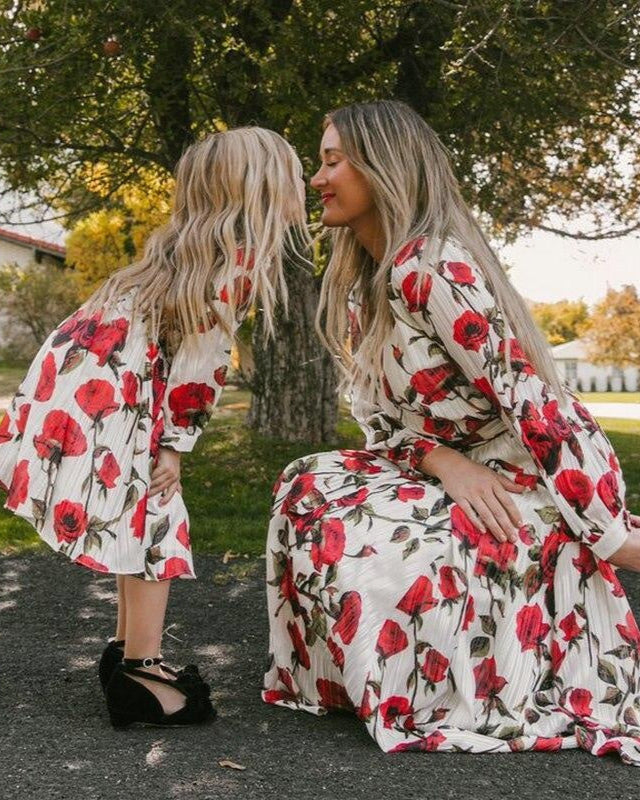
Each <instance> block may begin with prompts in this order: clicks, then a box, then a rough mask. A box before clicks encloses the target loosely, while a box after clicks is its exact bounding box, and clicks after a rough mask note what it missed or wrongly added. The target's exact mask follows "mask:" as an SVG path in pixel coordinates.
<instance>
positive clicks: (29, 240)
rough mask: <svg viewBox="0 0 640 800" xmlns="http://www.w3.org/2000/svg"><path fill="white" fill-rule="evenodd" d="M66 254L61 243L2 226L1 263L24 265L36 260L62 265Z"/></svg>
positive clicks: (0, 237) (0, 238) (0, 236)
mask: <svg viewBox="0 0 640 800" xmlns="http://www.w3.org/2000/svg"><path fill="white" fill-rule="evenodd" d="M64 255H65V250H64V247H63V246H62V245H60V244H54V243H53V242H47V241H45V240H44V239H36V238H34V237H33V236H26V235H25V234H23V233H16V232H15V231H12V230H9V229H8V228H0V265H3V264H18V266H20V267H24V266H26V265H27V264H29V263H30V262H32V261H35V262H37V263H38V264H40V263H42V262H44V263H48V264H51V266H58V267H60V266H62V264H63V263H64Z"/></svg>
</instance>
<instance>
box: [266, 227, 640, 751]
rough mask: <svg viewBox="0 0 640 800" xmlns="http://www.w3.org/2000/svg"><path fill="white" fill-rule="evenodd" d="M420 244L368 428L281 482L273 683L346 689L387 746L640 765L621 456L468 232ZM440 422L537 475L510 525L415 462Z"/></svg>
mask: <svg viewBox="0 0 640 800" xmlns="http://www.w3.org/2000/svg"><path fill="white" fill-rule="evenodd" d="M421 253H422V242H421V241H418V242H413V243H411V244H410V245H408V246H407V248H405V249H404V250H403V251H402V252H401V253H400V255H399V256H398V258H397V259H396V262H395V265H394V266H393V267H392V269H391V270H390V281H389V297H390V305H391V310H392V314H393V328H392V330H391V332H390V335H389V338H388V342H387V343H386V346H385V347H384V350H383V353H382V366H383V378H382V380H381V381H380V383H381V385H380V386H379V387H378V391H377V395H378V396H377V399H376V402H375V403H374V404H367V403H365V402H364V401H363V400H362V399H361V398H355V399H354V406H353V411H354V415H355V417H356V418H357V420H358V421H359V423H360V425H361V427H362V429H363V431H364V433H365V435H366V446H365V449H363V450H361V451H360V450H359V451H336V452H325V453H318V454H316V455H311V456H308V457H307V458H302V459H299V460H297V461H295V462H293V463H292V464H290V465H289V466H288V467H287V468H286V469H285V470H284V472H283V474H282V476H281V477H280V479H279V480H278V483H277V484H276V487H275V505H274V509H273V517H272V521H271V526H270V530H269V539H268V546H267V570H268V574H267V581H268V604H269V620H270V664H269V668H268V671H267V674H266V676H265V684H264V691H263V699H264V700H265V701H266V702H268V703H273V704H276V705H281V706H287V707H289V708H293V709H303V710H306V711H310V712H312V713H315V714H320V713H323V712H324V711H326V710H327V709H336V708H337V709H351V710H353V711H354V712H355V713H356V714H357V715H358V716H359V717H360V719H361V720H362V721H363V722H364V723H365V724H366V726H367V728H368V730H369V732H370V734H371V735H372V736H373V737H374V739H375V740H376V742H377V743H378V744H379V746H380V747H381V748H382V749H383V750H384V751H386V752H399V751H404V750H425V751H435V750H437V751H453V750H462V751H466V752H474V753H485V752H508V751H520V750H560V749H564V748H571V747H581V748H584V749H586V750H589V751H590V752H592V753H594V754H596V755H603V754H605V753H609V752H612V751H616V752H618V753H619V754H620V756H621V758H622V759H623V760H624V761H625V762H626V763H628V764H634V765H640V657H639V648H640V632H639V631H638V626H637V624H636V621H635V619H634V617H633V614H632V612H631V610H630V608H629V603H628V601H627V598H626V596H625V593H624V590H623V588H622V586H621V584H620V582H619V580H618V578H617V577H616V573H615V571H614V569H612V567H611V566H610V565H609V563H608V562H607V561H606V560H604V559H606V558H607V557H609V556H610V555H611V554H612V553H613V552H614V551H615V550H616V549H617V548H618V547H619V546H620V545H621V544H622V543H623V542H624V540H625V538H626V536H627V533H628V530H629V524H630V523H629V516H628V513H627V511H626V510H625V506H624V482H623V479H622V475H621V474H620V467H619V463H618V460H617V458H616V456H615V454H614V452H613V450H612V449H611V445H610V443H609V441H608V440H607V438H606V436H605V435H604V433H603V432H602V430H601V429H600V428H599V426H598V424H597V423H596V422H595V421H594V420H593V419H592V417H591V416H590V415H589V413H588V412H587V411H586V409H585V408H584V407H583V406H582V405H581V404H580V403H579V402H578V401H577V400H574V399H573V398H571V399H570V402H569V405H568V407H561V406H559V404H558V402H557V400H556V398H554V396H553V393H552V391H551V390H550V388H549V387H548V386H547V385H545V383H544V382H543V381H542V380H541V379H540V378H539V377H538V375H537V374H536V373H535V371H534V369H533V367H532V365H531V364H530V363H528V361H527V359H526V358H525V356H524V354H523V352H522V349H521V348H520V346H519V345H518V342H517V341H515V340H513V339H512V340H511V341H510V348H507V341H506V340H505V324H504V322H503V319H502V317H501V315H500V313H499V311H498V310H497V308H496V303H495V300H494V297H493V295H492V293H491V290H490V289H489V287H488V286H487V283H486V281H485V280H484V279H483V277H482V275H481V273H480V272H479V271H478V270H477V269H475V268H474V267H473V266H472V265H470V264H469V263H468V261H469V259H468V255H467V254H466V253H465V251H463V250H462V249H461V248H459V247H457V246H455V245H453V244H447V245H446V246H445V248H444V250H443V253H442V256H441V258H442V260H441V261H440V263H438V264H435V265H425V264H422V263H421ZM352 322H353V324H354V327H355V328H356V331H355V333H357V323H358V314H357V307H356V308H355V309H354V318H353V320H352ZM507 349H509V350H510V369H507V367H506V352H507ZM441 444H444V445H446V446H448V447H452V448H455V449H457V450H459V451H460V452H462V453H464V454H466V455H467V456H468V457H469V458H471V459H473V460H474V461H477V462H479V463H481V464H484V465H486V466H488V467H490V468H491V469H493V470H495V471H496V472H499V473H502V474H504V475H506V476H508V477H510V478H511V479H513V480H515V481H516V482H517V483H519V484H522V485H523V486H525V487H527V490H528V491H526V492H524V493H523V494H520V495H518V494H512V495H511V497H512V499H513V501H514V502H515V503H516V505H517V507H518V508H519V511H520V513H521V515H522V519H523V521H524V524H523V525H522V527H521V528H520V530H519V536H518V539H517V541H516V542H515V543H510V542H506V543H504V544H499V543H498V542H497V541H496V540H495V539H494V538H493V537H492V536H491V535H490V534H488V533H482V532H481V531H480V530H478V529H477V528H475V527H474V526H473V525H472V524H471V523H470V521H469V519H468V518H467V517H466V516H465V514H464V513H463V512H462V510H461V509H460V508H459V507H458V506H457V505H456V504H455V503H454V502H453V501H452V500H451V498H450V497H449V496H447V495H446V494H445V493H444V491H443V489H442V486H441V484H440V483H439V481H438V480H437V479H435V478H428V477H425V476H424V475H422V474H420V473H419V472H417V469H416V468H417V465H418V463H419V462H420V460H421V458H422V457H423V455H424V454H425V453H428V452H429V451H430V450H432V449H433V448H434V447H437V446H438V445H441Z"/></svg>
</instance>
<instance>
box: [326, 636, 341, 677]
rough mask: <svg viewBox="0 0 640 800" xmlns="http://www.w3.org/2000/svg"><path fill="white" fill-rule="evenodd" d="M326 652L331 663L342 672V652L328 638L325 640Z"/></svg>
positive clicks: (338, 646) (337, 645)
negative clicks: (329, 655)
mask: <svg viewBox="0 0 640 800" xmlns="http://www.w3.org/2000/svg"><path fill="white" fill-rule="evenodd" d="M327 650H328V651H329V652H330V653H331V658H332V660H333V663H334V664H335V665H336V667H338V669H339V670H340V672H342V670H343V669H344V650H343V649H342V648H341V647H340V645H339V644H337V643H336V642H334V641H333V639H332V638H331V637H330V636H329V638H328V639H327Z"/></svg>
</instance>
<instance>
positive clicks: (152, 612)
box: [121, 575, 185, 714]
mask: <svg viewBox="0 0 640 800" xmlns="http://www.w3.org/2000/svg"><path fill="white" fill-rule="evenodd" d="M121 577H122V582H123V593H124V600H125V609H126V616H125V630H126V642H125V649H124V657H125V658H157V656H159V655H160V647H161V644H162V631H163V628H164V617H165V612H166V610H167V602H168V600H169V589H170V581H168V580H166V581H157V582H156V581H145V580H143V579H141V578H136V577H134V576H132V575H123V576H121ZM143 671H147V672H153V673H155V674H156V675H161V676H162V677H163V678H171V676H170V675H167V674H166V673H164V672H163V671H162V669H161V667H160V666H153V667H149V668H148V669H146V668H144V669H143ZM132 677H133V679H134V680H139V681H140V683H143V684H144V685H145V686H146V687H147V688H149V689H151V691H152V692H153V693H154V694H155V695H156V697H157V698H158V700H159V701H160V702H161V703H162V706H163V708H164V710H165V713H166V714H172V713H173V712H174V711H178V710H179V709H180V708H182V707H183V706H184V704H185V697H184V695H183V694H182V693H181V692H179V691H177V690H176V689H172V688H171V687H170V686H166V685H163V684H160V683H156V682H154V681H145V680H144V679H143V678H137V677H135V676H132Z"/></svg>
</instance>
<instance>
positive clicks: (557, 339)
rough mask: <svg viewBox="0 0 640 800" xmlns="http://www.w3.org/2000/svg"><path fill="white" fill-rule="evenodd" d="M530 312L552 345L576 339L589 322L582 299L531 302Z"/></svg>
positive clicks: (587, 310) (586, 307)
mask: <svg viewBox="0 0 640 800" xmlns="http://www.w3.org/2000/svg"><path fill="white" fill-rule="evenodd" d="M531 313H532V314H533V318H534V319H535V321H536V323H537V324H538V326H539V327H540V328H541V329H542V331H543V332H544V335H545V336H546V337H547V341H548V342H549V344H550V345H552V346H555V345H557V344H564V343H565V342H571V341H573V340H574V339H578V338H579V337H580V336H582V333H583V332H584V330H585V328H586V327H587V326H588V324H589V308H588V306H587V304H586V303H585V302H584V300H575V301H572V300H559V301H558V302H557V303H532V304H531Z"/></svg>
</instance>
